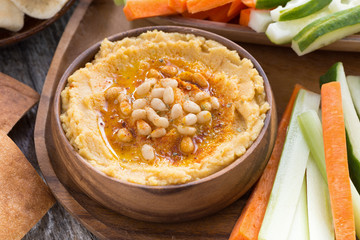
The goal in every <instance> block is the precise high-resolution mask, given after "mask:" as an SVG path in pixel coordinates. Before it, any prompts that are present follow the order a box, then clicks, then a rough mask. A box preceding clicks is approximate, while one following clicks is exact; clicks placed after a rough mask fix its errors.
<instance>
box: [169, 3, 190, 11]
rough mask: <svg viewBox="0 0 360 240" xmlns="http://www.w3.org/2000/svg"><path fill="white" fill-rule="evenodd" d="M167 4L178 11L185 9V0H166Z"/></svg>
mask: <svg viewBox="0 0 360 240" xmlns="http://www.w3.org/2000/svg"><path fill="white" fill-rule="evenodd" d="M168 5H169V7H170V8H172V9H173V10H175V11H176V12H178V13H183V12H185V11H186V0H168Z"/></svg>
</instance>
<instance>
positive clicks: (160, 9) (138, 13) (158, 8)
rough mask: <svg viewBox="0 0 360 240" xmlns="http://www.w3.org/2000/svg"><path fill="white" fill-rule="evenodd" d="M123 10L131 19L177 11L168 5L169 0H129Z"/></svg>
mask: <svg viewBox="0 0 360 240" xmlns="http://www.w3.org/2000/svg"><path fill="white" fill-rule="evenodd" d="M123 11H124V13H125V16H126V18H127V19H128V20H129V21H132V20H135V19H138V18H146V17H155V16H163V15H170V14H176V13H177V12H176V11H175V10H173V9H172V8H170V7H169V6H168V0H156V1H154V0H127V1H126V5H125V7H124V9H123Z"/></svg>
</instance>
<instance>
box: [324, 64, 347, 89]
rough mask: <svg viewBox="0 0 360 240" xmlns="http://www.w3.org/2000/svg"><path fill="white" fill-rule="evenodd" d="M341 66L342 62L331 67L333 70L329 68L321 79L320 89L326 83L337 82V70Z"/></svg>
mask: <svg viewBox="0 0 360 240" xmlns="http://www.w3.org/2000/svg"><path fill="white" fill-rule="evenodd" d="M341 64H342V63H341V62H337V63H335V64H334V65H332V66H331V68H329V70H328V71H327V72H326V73H325V74H324V75H322V76H321V77H320V81H319V83H320V88H321V86H322V85H323V84H325V83H329V82H336V75H337V70H338V67H340V65H341Z"/></svg>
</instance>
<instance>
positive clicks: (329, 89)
mask: <svg viewBox="0 0 360 240" xmlns="http://www.w3.org/2000/svg"><path fill="white" fill-rule="evenodd" d="M321 100H322V104H321V106H322V119H323V135H324V149H325V162H326V174H327V180H328V186H329V193H330V201H331V209H332V213H333V218H334V228H335V236H336V240H351V239H353V240H355V223H354V213H353V205H352V197H351V189H350V181H349V169H348V163H347V152H346V137H345V124H344V114H343V109H342V100H341V87H340V83H339V82H331V83H327V84H324V85H323V86H322V87H321Z"/></svg>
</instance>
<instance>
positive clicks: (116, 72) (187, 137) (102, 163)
mask: <svg viewBox="0 0 360 240" xmlns="http://www.w3.org/2000/svg"><path fill="white" fill-rule="evenodd" d="M61 98H62V113H61V116H60V119H61V122H62V126H63V129H64V131H65V133H66V136H67V138H68V139H69V141H70V143H71V144H72V145H73V146H74V148H75V149H76V150H77V151H78V152H79V154H80V155H81V156H82V157H83V158H84V159H86V160H87V161H88V162H89V163H90V164H92V165H93V166H94V167H95V168H97V169H99V170H101V171H102V172H104V173H105V174H107V175H109V176H111V177H114V178H117V179H121V180H125V181H129V182H132V183H138V184H145V185H171V184H182V183H186V182H189V181H194V180H197V179H201V178H204V177H206V176H208V175H210V174H212V173H214V172H216V171H219V170H221V169H222V168H224V167H225V166H227V165H229V164H230V163H232V162H233V161H234V160H235V159H236V158H237V157H239V156H241V155H243V154H244V153H245V151H246V149H247V148H248V147H249V146H250V145H251V144H252V143H253V142H254V140H255V139H256V138H257V137H258V135H259V133H260V131H261V129H262V127H263V125H264V119H265V116H266V112H267V111H268V110H269V104H268V103H267V102H266V96H265V91H264V83H263V79H262V77H261V76H260V75H259V73H258V72H257V70H256V69H255V68H254V67H253V64H252V63H251V61H250V60H248V59H245V58H243V59H241V58H240V57H239V55H238V54H237V52H235V51H230V50H228V49H227V48H226V47H224V46H223V45H221V44H219V43H218V42H215V41H212V40H206V39H204V38H202V37H196V36H194V35H191V34H180V33H164V32H159V31H152V32H147V33H144V34H141V35H140V36H139V37H136V38H125V39H123V40H121V41H118V42H110V41H108V40H107V39H105V40H104V41H103V42H102V44H101V48H100V51H99V52H98V53H97V54H96V56H95V59H94V60H93V61H92V62H91V63H87V64H86V66H85V67H84V68H81V69H79V70H77V71H76V72H75V73H74V74H73V75H72V76H70V77H69V79H68V83H67V86H66V87H65V89H64V90H63V92H62V94H61Z"/></svg>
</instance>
